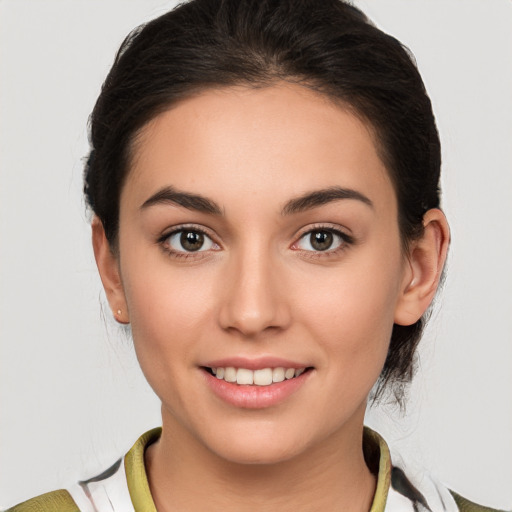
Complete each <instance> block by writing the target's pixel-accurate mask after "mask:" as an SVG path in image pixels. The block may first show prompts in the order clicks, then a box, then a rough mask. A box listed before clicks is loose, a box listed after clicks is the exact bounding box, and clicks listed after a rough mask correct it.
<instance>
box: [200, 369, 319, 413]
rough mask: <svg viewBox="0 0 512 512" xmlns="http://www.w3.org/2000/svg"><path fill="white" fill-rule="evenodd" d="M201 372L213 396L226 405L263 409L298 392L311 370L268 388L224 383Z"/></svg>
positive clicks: (207, 373)
mask: <svg viewBox="0 0 512 512" xmlns="http://www.w3.org/2000/svg"><path fill="white" fill-rule="evenodd" d="M201 371H202V372H203V374H204V375H205V378H206V382H207V384H208V385H209V386H210V389H211V390H212V391H213V392H214V393H215V395H217V396H218V397H219V398H221V399H222V400H223V401H225V402H227V403H228V404H231V405H234V406H235V407H241V408H244V409H264V408H266V407H271V406H273V405H278V404H280V403H281V402H283V401H285V400H286V399H287V398H288V397H289V396H291V395H292V394H293V393H295V392H296V391H298V390H299V388H300V387H302V385H303V384H304V383H305V382H306V381H307V379H308V378H309V375H310V373H311V370H308V371H306V372H304V373H303V374H301V375H299V376H298V377H294V378H293V379H288V380H284V381H283V382H276V383H274V384H270V385H269V386H254V385H253V386H250V385H240V384H237V383H236V382H235V383H231V382H226V381H225V380H223V379H217V377H215V375H212V374H210V373H209V372H207V371H206V370H201Z"/></svg>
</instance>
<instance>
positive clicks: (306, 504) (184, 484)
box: [146, 417, 376, 512]
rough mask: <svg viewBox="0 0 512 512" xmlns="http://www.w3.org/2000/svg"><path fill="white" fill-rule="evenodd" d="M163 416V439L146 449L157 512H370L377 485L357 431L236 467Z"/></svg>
mask: <svg viewBox="0 0 512 512" xmlns="http://www.w3.org/2000/svg"><path fill="white" fill-rule="evenodd" d="M166 423H171V422H166V421H165V417H164V422H163V431H162V437H161V439H160V440H159V441H158V442H157V443H155V444H153V445H151V446H150V447H149V448H148V449H147V450H146V469H147V474H148V479H149V484H150V489H151V493H152V495H153V499H154V501H155V505H156V508H157V510H158V511H159V512H171V511H172V512H178V511H196V510H197V511H203V510H206V509H207V508H208V509H210V510H223V512H231V511H235V510H236V511H237V512H245V511H253V510H259V511H261V512H266V511H275V510H279V511H280V512H288V511H290V512H291V511H293V512H297V511H301V510H304V511H310V510H349V511H354V512H368V510H370V507H371V503H372V500H373V495H374V493H375V485H376V480H375V476H374V475H372V474H371V472H370V470H369V469H368V467H367V466H366V463H365V461H364V456H363V450H362V431H363V426H362V420H361V422H360V425H359V428H358V430H356V429H354V428H352V429H347V431H344V432H337V433H335V434H333V435H332V436H330V437H329V438H328V439H325V440H324V441H323V442H322V443H321V444H320V445H319V446H315V447H314V448H311V449H309V450H307V451H306V452H304V453H301V454H300V455H298V456H296V457H294V458H292V459H290V460H285V461H281V462H277V463H274V464H239V463H236V462H232V461H227V460H225V459H223V458H221V457H219V456H218V455H217V454H215V453H212V452H211V451H210V450H208V448H206V447H205V446H204V445H202V444H201V443H200V442H198V441H197V439H195V438H192V437H191V436H190V434H189V433H188V432H187V431H186V430H184V429H183V428H180V426H179V425H177V424H175V423H174V424H172V425H168V424H166Z"/></svg>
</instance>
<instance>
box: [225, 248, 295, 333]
mask: <svg viewBox="0 0 512 512" xmlns="http://www.w3.org/2000/svg"><path fill="white" fill-rule="evenodd" d="M233 260H234V261H233ZM227 266H228V267H229V268H228V269H227V270H226V272H225V273H224V274H223V283H222V284H221V287H222V292H221V293H220V295H221V297H222V299H221V306H220V313H219V321H220V325H221V327H222V328H223V329H225V330H228V331H233V332H238V333H239V334H241V335H243V336H244V337H248V338H255V337H257V336H258V335H260V334H262V333H264V332H269V331H280V330H283V329H285V328H286V327H287V326H288V325H289V323H290V319H291V315H290V309H289V304H288V300H287V297H286V293H284V291H285V286H284V282H283V279H284V277H283V275H282V272H280V270H279V268H278V265H277V264H276V262H275V261H274V259H273V258H272V257H271V255H269V254H265V253H264V251H262V250H256V249H253V250H246V251H243V252H241V253H240V254H239V255H233V257H232V258H231V261H230V263H229V265H227Z"/></svg>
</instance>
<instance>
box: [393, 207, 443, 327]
mask: <svg viewBox="0 0 512 512" xmlns="http://www.w3.org/2000/svg"><path fill="white" fill-rule="evenodd" d="M423 227H424V232H423V235H422V237H421V238H420V239H418V240H415V241H413V242H412V243H411V245H410V248H409V254H408V262H407V269H406V272H405V275H404V280H403V282H402V292H401V296H400V298H399V300H398V303H397V306H396V309H395V323H396V324H398V325H412V324H414V323H415V322H417V321H418V320H419V319H420V318H421V316H422V315H423V313H425V311H426V310H427V308H428V307H429V306H430V304H431V302H432V300H433V299H434V296H435V294H436V290H437V287H438V286H439V281H440V279H441V275H442V272H443V268H444V264H445V261H446V255H447V252H448V246H449V243H450V229H449V227H448V222H447V221H446V217H445V216H444V213H443V212H442V211H441V210H439V209H437V208H435V209H432V210H428V211H427V212H426V213H425V215H424V217H423Z"/></svg>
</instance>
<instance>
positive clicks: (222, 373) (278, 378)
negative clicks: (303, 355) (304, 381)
mask: <svg viewBox="0 0 512 512" xmlns="http://www.w3.org/2000/svg"><path fill="white" fill-rule="evenodd" d="M211 371H212V373H213V374H214V375H215V376H216V377H217V379H219V380H225V381H226V382H231V383H234V382H236V383H237V384H240V385H246V386H247V385H248V386H251V385H255V386H270V385H271V384H274V383H277V382H283V381H284V380H285V379H286V380H289V379H293V378H294V377H299V376H300V375H302V374H303V373H304V372H305V371H306V368H282V367H278V368H262V369H260V370H254V371H253V370H249V369H247V368H238V369H237V368H234V367H233V366H228V367H226V368H221V367H219V368H211Z"/></svg>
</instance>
